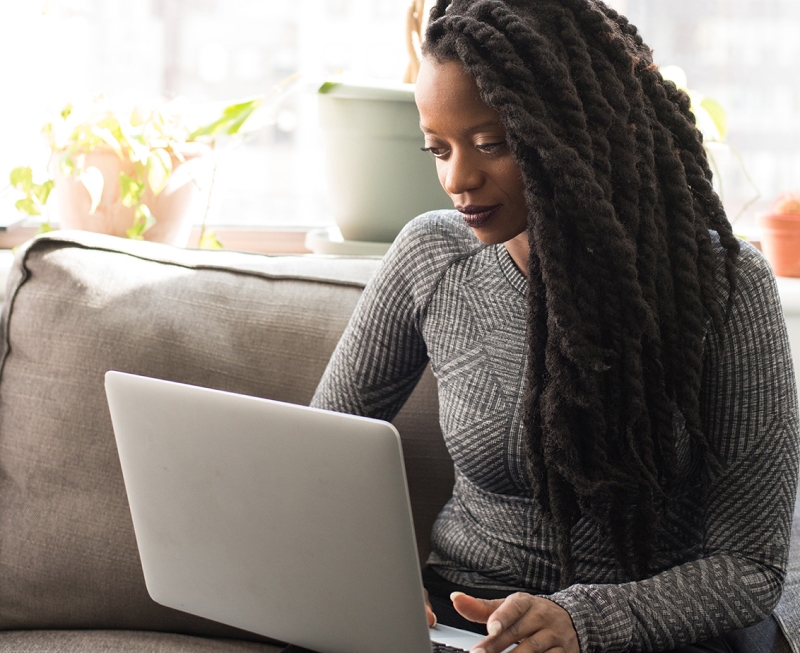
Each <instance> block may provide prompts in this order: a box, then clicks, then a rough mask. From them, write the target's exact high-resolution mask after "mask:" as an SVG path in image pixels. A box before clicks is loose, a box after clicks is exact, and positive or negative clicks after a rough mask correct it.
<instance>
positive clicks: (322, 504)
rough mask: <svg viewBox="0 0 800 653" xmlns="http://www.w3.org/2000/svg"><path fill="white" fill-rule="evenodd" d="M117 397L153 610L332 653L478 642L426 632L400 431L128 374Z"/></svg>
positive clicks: (122, 453)
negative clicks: (181, 613)
mask: <svg viewBox="0 0 800 653" xmlns="http://www.w3.org/2000/svg"><path fill="white" fill-rule="evenodd" d="M105 385H106V394H107V396H108V405H109V408H110V411H111V420H112V423H113V426H114V433H115V436H116V440H117V447H118V450H119V457H120V462H121V464H122V472H123V476H124V479H125V487H126V490H127V493H128V500H129V503H130V507H131V515H132V517H133V525H134V530H135V532H136V541H137V543H138V547H139V553H140V556H141V560H142V567H143V570H144V577H145V582H146V584H147V590H148V592H149V593H150V596H151V597H152V598H153V599H154V600H155V601H156V602H158V603H161V604H163V605H166V606H169V607H171V608H177V609H179V610H183V611H185V612H189V613H192V614H196V615H199V616H202V617H206V618H209V619H213V620H216V621H220V622H222V623H225V624H229V625H232V626H236V627H238V628H242V629H244V630H248V631H251V632H254V633H258V634H261V635H265V636H267V637H271V638H274V639H277V640H280V641H284V642H287V643H290V644H293V645H295V646H300V647H304V648H307V649H311V650H313V651H318V652H319V653H375V652H376V651H381V652H382V653H430V652H431V648H432V647H431V640H435V641H438V642H442V643H444V644H447V645H449V646H453V647H457V648H461V649H465V650H468V649H469V648H471V647H472V646H474V645H475V644H476V643H477V642H479V641H480V640H481V637H480V636H479V635H476V634H475V633H469V632H466V631H462V630H456V629H452V628H447V627H442V626H437V627H435V628H433V629H429V628H428V625H427V619H426V616H425V606H424V600H423V590H422V581H421V577H420V568H419V561H418V558H417V548H416V543H415V538H414V528H413V523H412V519H411V508H410V504H409V499H408V489H407V486H406V478H405V470H404V466H403V456H402V451H401V446H400V438H399V436H398V433H397V431H396V430H395V428H394V427H393V426H392V425H391V424H389V423H387V422H382V421H378V420H372V419H367V418H363V417H354V416H351V415H343V414H339V413H332V412H328V411H323V410H317V409H313V408H307V407H304V406H296V405H292V404H285V403H280V402H276V401H270V400H266V399H259V398H255V397H247V396H243V395H236V394H232V393H227V392H221V391H218V390H209V389H207V388H199V387H195V386H188V385H183V384H178V383H172V382H168V381H162V380H158V379H151V378H147V377H141V376H134V375H130V374H123V373H120V372H108V373H107V374H106V377H105Z"/></svg>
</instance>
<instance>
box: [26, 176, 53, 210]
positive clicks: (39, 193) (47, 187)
mask: <svg viewBox="0 0 800 653" xmlns="http://www.w3.org/2000/svg"><path fill="white" fill-rule="evenodd" d="M54 186H55V182H54V181H53V180H52V179H48V180H47V181H46V182H44V183H43V184H34V185H33V187H32V188H31V192H32V193H33V196H34V197H35V198H36V199H37V201H38V202H39V204H41V205H42V206H44V205H45V204H47V199H48V198H49V197H50V193H51V192H52V191H53V187H54Z"/></svg>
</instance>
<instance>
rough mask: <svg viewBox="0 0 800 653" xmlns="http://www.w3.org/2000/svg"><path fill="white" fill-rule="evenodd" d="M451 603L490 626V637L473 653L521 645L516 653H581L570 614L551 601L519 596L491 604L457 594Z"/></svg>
mask: <svg viewBox="0 0 800 653" xmlns="http://www.w3.org/2000/svg"><path fill="white" fill-rule="evenodd" d="M450 600H451V601H453V607H455V609H456V610H458V612H459V613H460V614H461V615H463V616H464V617H465V618H466V619H469V620H470V621H475V622H477V623H483V624H486V630H487V631H488V633H489V636H488V637H487V638H486V639H484V640H483V641H482V642H481V643H480V644H478V645H477V646H476V647H475V648H473V649H472V653H500V652H501V651H504V650H505V649H506V648H508V647H509V646H511V645H512V644H514V643H517V642H518V643H519V646H518V647H517V648H516V649H514V650H515V653H545V651H552V652H553V653H580V646H579V645H578V634H577V633H576V632H575V627H574V626H573V625H572V619H571V618H570V616H569V613H568V612H567V611H566V610H564V608H562V607H561V606H560V605H557V604H556V603H553V602H552V601H549V600H548V599H543V598H542V597H540V596H533V595H531V594H523V593H521V592H518V593H516V594H512V595H511V596H509V597H507V598H506V599H497V600H495V601H487V600H484V599H476V598H473V597H471V596H467V595H466V594H463V593H462V592H453V593H452V594H451V595H450Z"/></svg>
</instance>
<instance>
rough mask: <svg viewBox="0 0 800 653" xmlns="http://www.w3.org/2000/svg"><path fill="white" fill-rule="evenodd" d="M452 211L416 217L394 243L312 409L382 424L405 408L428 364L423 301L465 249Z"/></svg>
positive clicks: (355, 315)
mask: <svg viewBox="0 0 800 653" xmlns="http://www.w3.org/2000/svg"><path fill="white" fill-rule="evenodd" d="M452 213H453V212H452V211H451V212H445V211H434V212H431V213H427V214H425V215H422V216H420V217H418V218H416V219H415V220H412V221H411V222H410V223H409V224H408V225H406V227H405V228H404V229H403V231H402V232H401V233H400V235H399V236H398V237H397V239H396V240H395V242H394V244H393V245H392V247H391V249H390V250H389V252H388V253H387V254H386V256H385V257H384V260H383V262H382V264H381V266H380V268H379V269H378V271H377V272H376V274H375V277H374V278H373V279H372V280H371V281H370V283H369V284H368V285H367V287H366V289H365V290H364V293H363V295H362V297H361V299H360V301H359V303H358V305H357V306H356V309H355V311H354V312H353V316H352V318H351V319H350V323H349V324H348V326H347V328H346V329H345V332H344V334H343V335H342V338H341V340H340V341H339V344H338V345H337V347H336V350H335V351H334V353H333V356H332V357H331V360H330V362H329V364H328V367H327V369H326V370H325V373H324V374H323V377H322V380H321V381H320V384H319V386H318V388H317V391H316V393H315V394H314V397H313V399H312V400H311V405H312V406H315V407H317V408H326V409H328V410H335V411H338V412H343V413H350V414H354V415H365V416H368V417H375V418H379V419H385V420H391V419H393V418H394V416H395V415H396V414H397V412H398V411H399V410H400V408H401V407H402V406H403V404H404V403H405V401H406V400H407V399H408V397H409V395H410V394H411V392H412V390H413V389H414V387H415V386H416V384H417V382H418V381H419V378H420V376H421V375H422V373H423V371H424V370H425V366H426V365H427V363H428V353H427V348H426V346H425V342H424V341H423V338H422V334H421V323H422V320H423V318H424V312H425V308H426V305H427V302H428V300H429V298H430V295H431V293H432V292H433V289H434V288H435V286H436V283H437V282H438V280H439V278H440V277H441V275H442V274H443V273H444V271H445V269H446V268H447V266H448V265H449V263H450V262H451V261H453V260H454V259H456V258H458V257H459V256H461V255H463V250H464V248H465V247H467V246H470V245H469V243H465V242H464V236H463V234H460V232H458V231H457V230H454V228H453V224H454V221H453V216H452V215H450V214H452ZM461 231H463V229H462V230H461ZM471 246H472V247H474V244H473V245H471Z"/></svg>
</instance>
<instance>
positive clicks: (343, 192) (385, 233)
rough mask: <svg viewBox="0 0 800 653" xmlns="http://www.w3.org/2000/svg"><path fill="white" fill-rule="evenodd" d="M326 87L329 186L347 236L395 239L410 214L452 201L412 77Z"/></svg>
mask: <svg viewBox="0 0 800 653" xmlns="http://www.w3.org/2000/svg"><path fill="white" fill-rule="evenodd" d="M323 89H325V92H320V94H319V110H320V121H321V123H322V127H323V129H324V131H325V137H326V143H325V145H326V160H327V161H326V162H327V174H328V185H329V188H330V196H331V200H332V204H333V211H334V218H335V219H336V224H337V225H338V227H339V230H340V231H341V233H342V237H343V238H345V240H353V241H372V242H385V243H390V242H392V241H393V240H394V239H395V237H396V236H397V234H398V233H399V232H400V230H401V229H402V228H403V225H405V224H406V222H408V221H409V220H410V219H411V218H413V217H415V216H417V215H419V214H420V213H424V212H425V211H430V210H432V209H446V208H452V207H453V204H452V202H451V201H450V198H449V197H448V196H447V194H446V193H445V192H444V190H442V187H441V186H440V184H439V180H438V178H437V176H436V166H435V164H434V161H433V159H432V157H431V156H430V154H428V153H427V152H422V151H421V149H420V148H421V147H422V146H423V145H424V141H423V136H422V132H421V131H420V128H419V112H418V111H417V105H416V104H415V103H414V87H413V85H412V84H391V83H386V82H361V83H350V82H348V83H332V84H328V85H326V86H325V87H323Z"/></svg>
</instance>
